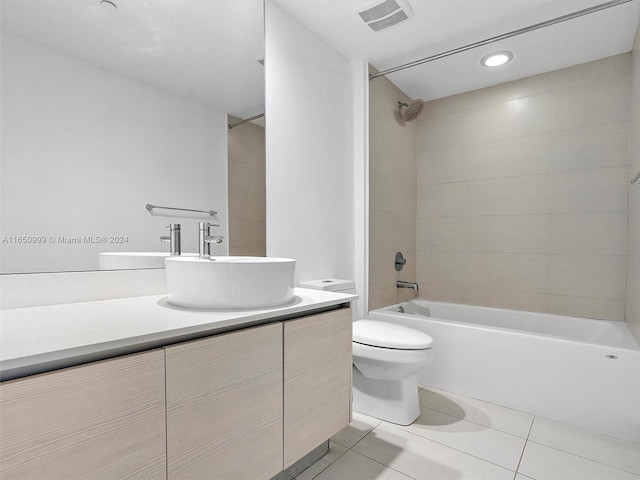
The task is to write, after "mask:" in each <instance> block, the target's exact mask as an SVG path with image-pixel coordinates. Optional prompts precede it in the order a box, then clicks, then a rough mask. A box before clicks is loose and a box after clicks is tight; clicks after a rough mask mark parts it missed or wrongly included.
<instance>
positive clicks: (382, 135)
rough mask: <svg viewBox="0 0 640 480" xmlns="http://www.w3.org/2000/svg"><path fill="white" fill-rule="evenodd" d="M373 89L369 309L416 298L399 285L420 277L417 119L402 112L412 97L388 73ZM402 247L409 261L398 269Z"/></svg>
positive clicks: (370, 92) (371, 111)
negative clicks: (404, 117) (397, 257)
mask: <svg viewBox="0 0 640 480" xmlns="http://www.w3.org/2000/svg"><path fill="white" fill-rule="evenodd" d="M369 86H370V91H369V98H370V102H369V138H370V140H369V191H370V199H369V310H373V309H375V308H380V307H384V306H386V305H392V304H394V303H397V302H399V301H404V300H407V299H411V298H414V293H413V291H412V290H408V289H402V290H399V289H397V288H396V281H397V280H406V281H410V282H413V281H415V278H416V123H415V122H414V123H408V124H405V123H404V122H403V121H402V120H401V119H400V117H399V115H398V109H397V105H398V102H399V101H402V102H407V101H409V98H408V97H407V96H406V95H405V94H404V93H402V91H400V90H399V89H398V88H397V87H396V86H395V85H393V84H392V83H391V82H390V81H389V80H387V79H386V78H378V79H376V80H375V81H373V82H370V84H369ZM398 251H401V252H402V253H403V254H404V256H405V258H406V259H407V265H406V266H405V267H404V269H403V270H402V271H401V272H396V270H395V268H394V264H393V261H394V257H395V253H396V252H398Z"/></svg>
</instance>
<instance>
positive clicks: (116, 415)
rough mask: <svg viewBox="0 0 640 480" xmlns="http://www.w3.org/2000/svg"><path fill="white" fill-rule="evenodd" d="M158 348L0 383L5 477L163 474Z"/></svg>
mask: <svg viewBox="0 0 640 480" xmlns="http://www.w3.org/2000/svg"><path fill="white" fill-rule="evenodd" d="M164 400H165V398H164V352H163V351H162V350H161V349H157V350H151V351H148V352H144V353H140V354H135V355H128V356H125V357H119V358H114V359H110V360H105V361H100V362H95V363H90V364H86V365H81V366H77V367H72V368H67V369H63V370H58V371H54V372H50V373H44V374H40V375H34V376H32V377H26V378H22V379H18V380H12V381H8V382H3V383H2V384H0V422H1V425H2V427H1V429H0V458H2V462H1V464H0V477H1V478H2V480H13V479H28V480H34V479H49V478H51V479H53V478H60V479H65V480H71V479H80V480H86V479H92V480H93V479H120V478H128V479H163V478H165V476H166V456H165V454H166V444H165V408H164Z"/></svg>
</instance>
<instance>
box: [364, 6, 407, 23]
mask: <svg viewBox="0 0 640 480" xmlns="http://www.w3.org/2000/svg"><path fill="white" fill-rule="evenodd" d="M399 9H400V5H398V2H396V0H387V1H386V2H384V3H381V4H380V5H376V6H374V7H372V8H370V9H369V10H365V11H364V12H360V17H361V18H362V20H364V21H365V23H369V22H373V21H375V20H380V19H381V18H383V17H386V16H387V15H389V14H391V13H393V12H395V11H396V10H399Z"/></svg>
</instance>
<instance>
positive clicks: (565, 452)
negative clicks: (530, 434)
mask: <svg viewBox="0 0 640 480" xmlns="http://www.w3.org/2000/svg"><path fill="white" fill-rule="evenodd" d="M529 441H530V442H531V443H535V444H536V445H540V446H542V447H545V448H550V449H551V450H555V451H557V452H561V453H563V454H565V455H571V456H573V457H577V458H581V459H583V460H587V461H589V462H593V463H597V464H598V465H602V466H604V467H607V468H611V469H613V470H618V471H620V472H624V473H628V474H630V475H635V476H636V477H638V480H640V474H637V473H635V472H631V471H629V470H625V469H623V468H620V467H615V466H613V465H609V464H608V463H603V462H601V461H599V460H594V459H593V458H589V457H584V456H582V455H579V454H577V453H574V452H569V451H567V450H563V449H561V448H557V447H552V446H550V445H545V444H544V443H540V442H536V441H535V440H528V441H527V442H529Z"/></svg>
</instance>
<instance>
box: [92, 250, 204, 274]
mask: <svg viewBox="0 0 640 480" xmlns="http://www.w3.org/2000/svg"><path fill="white" fill-rule="evenodd" d="M183 255H185V256H197V254H196V253H183ZM98 256H99V260H100V270H127V269H134V268H164V259H165V258H167V257H168V256H169V252H103V253H99V254H98Z"/></svg>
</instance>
